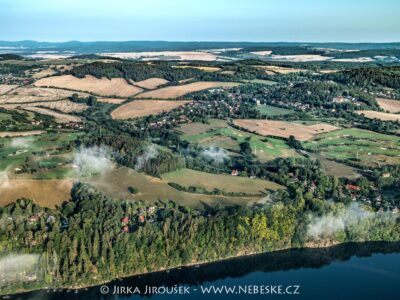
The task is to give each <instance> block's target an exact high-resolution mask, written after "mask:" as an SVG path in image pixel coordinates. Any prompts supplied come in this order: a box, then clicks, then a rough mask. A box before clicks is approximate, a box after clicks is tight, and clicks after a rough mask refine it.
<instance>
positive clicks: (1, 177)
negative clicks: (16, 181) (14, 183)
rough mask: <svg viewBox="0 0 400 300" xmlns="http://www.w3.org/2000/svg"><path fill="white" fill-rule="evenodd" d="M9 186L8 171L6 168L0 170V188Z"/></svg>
mask: <svg viewBox="0 0 400 300" xmlns="http://www.w3.org/2000/svg"><path fill="white" fill-rule="evenodd" d="M10 186H11V184H10V180H9V171H8V169H6V170H3V171H0V188H1V189H6V188H9V187H10Z"/></svg>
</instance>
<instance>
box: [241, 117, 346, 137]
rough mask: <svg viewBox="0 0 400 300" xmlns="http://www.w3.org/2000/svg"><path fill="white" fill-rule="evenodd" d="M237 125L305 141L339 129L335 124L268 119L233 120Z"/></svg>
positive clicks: (261, 133) (270, 134) (258, 131)
mask: <svg viewBox="0 0 400 300" xmlns="http://www.w3.org/2000/svg"><path fill="white" fill-rule="evenodd" d="M234 123H235V124H236V125H237V126H240V127H243V128H245V129H247V130H250V131H252V132H256V133H258V134H260V135H265V136H279V137H283V138H288V137H289V136H291V135H293V136H294V137H295V138H296V139H297V140H299V141H307V140H310V139H312V138H313V137H314V136H315V135H317V134H319V133H324V132H330V131H334V130H337V129H339V128H338V127H336V126H333V125H329V124H325V123H320V124H315V125H309V126H307V125H302V124H298V123H291V122H284V121H270V120H235V121H234Z"/></svg>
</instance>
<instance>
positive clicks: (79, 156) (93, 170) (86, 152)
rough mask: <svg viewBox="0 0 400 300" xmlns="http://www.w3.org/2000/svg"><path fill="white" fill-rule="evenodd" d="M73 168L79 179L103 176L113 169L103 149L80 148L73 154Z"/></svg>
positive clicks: (95, 147) (107, 153) (107, 154)
mask: <svg viewBox="0 0 400 300" xmlns="http://www.w3.org/2000/svg"><path fill="white" fill-rule="evenodd" d="M73 166H74V167H75V168H76V169H77V172H78V176H79V177H85V176H90V175H96V174H103V173H105V172H107V171H110V170H111V169H112V168H113V163H112V161H111V155H110V153H109V151H108V149H107V148H105V147H98V146H94V147H90V148H81V149H79V151H78V152H77V153H76V154H75V157H74V161H73Z"/></svg>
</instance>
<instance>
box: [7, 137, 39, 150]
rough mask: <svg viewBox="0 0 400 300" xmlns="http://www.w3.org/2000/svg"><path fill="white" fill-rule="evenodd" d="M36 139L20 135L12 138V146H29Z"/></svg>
mask: <svg viewBox="0 0 400 300" xmlns="http://www.w3.org/2000/svg"><path fill="white" fill-rule="evenodd" d="M34 141H35V139H34V138H33V137H19V138H13V139H12V140H11V143H10V146H11V147H15V148H28V147H29V146H30V145H32V143H33V142H34Z"/></svg>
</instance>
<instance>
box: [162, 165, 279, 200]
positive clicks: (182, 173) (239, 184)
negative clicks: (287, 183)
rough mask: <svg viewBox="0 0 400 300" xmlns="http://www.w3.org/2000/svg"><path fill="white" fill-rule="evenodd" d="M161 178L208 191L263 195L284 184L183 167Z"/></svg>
mask: <svg viewBox="0 0 400 300" xmlns="http://www.w3.org/2000/svg"><path fill="white" fill-rule="evenodd" d="M161 178H162V179H163V180H164V181H166V182H169V183H178V184H179V185H181V186H184V187H186V188H188V187H189V186H194V187H200V188H204V189H205V190H207V191H212V190H214V189H219V190H224V191H225V192H233V193H246V194H254V195H257V194H258V195H260V196H261V195H262V194H263V193H264V192H265V190H274V191H276V190H278V189H282V188H283V186H281V185H279V184H277V183H274V182H271V181H267V180H261V179H250V178H246V177H237V176H231V175H224V174H211V173H205V172H200V171H195V170H191V169H181V170H178V171H174V172H170V173H166V174H163V175H162V176H161Z"/></svg>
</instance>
